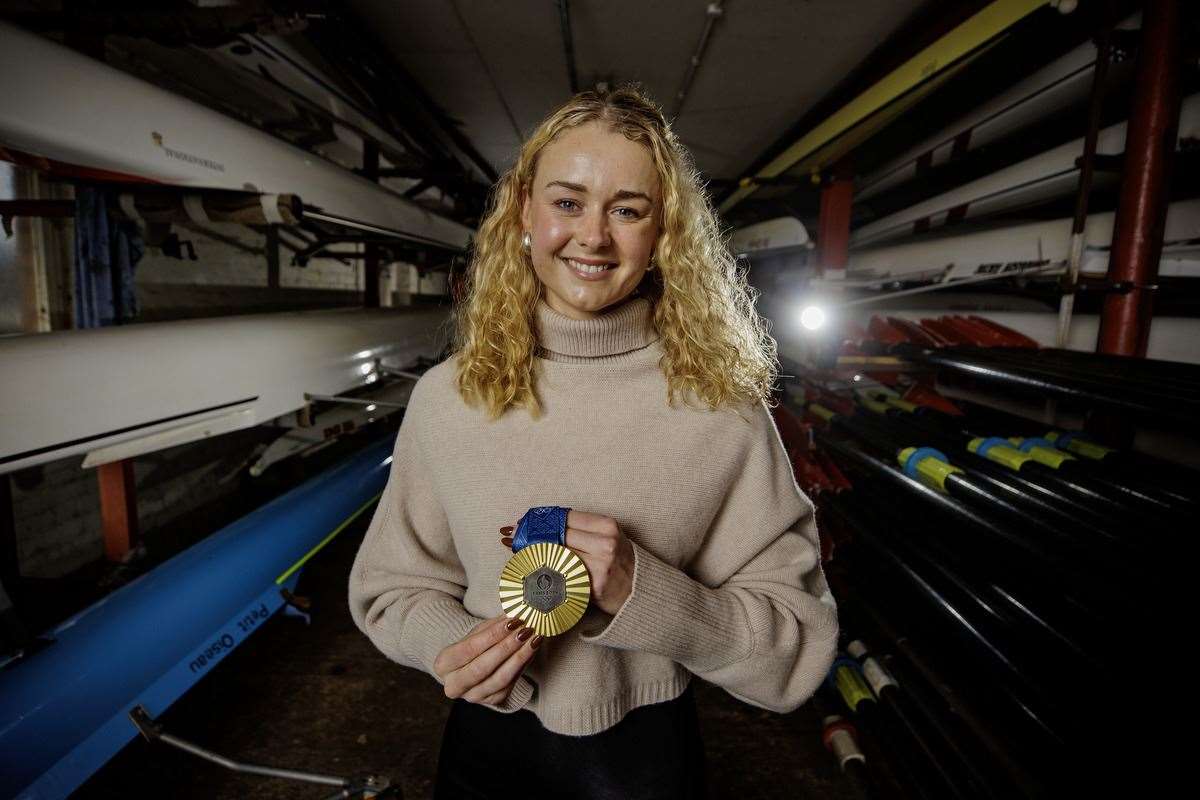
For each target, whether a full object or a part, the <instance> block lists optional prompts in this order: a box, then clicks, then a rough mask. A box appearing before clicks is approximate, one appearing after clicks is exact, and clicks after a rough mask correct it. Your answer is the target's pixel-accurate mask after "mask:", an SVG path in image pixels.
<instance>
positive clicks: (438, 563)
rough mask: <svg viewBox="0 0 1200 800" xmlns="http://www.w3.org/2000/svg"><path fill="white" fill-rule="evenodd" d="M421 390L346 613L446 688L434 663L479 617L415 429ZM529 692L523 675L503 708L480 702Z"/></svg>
mask: <svg viewBox="0 0 1200 800" xmlns="http://www.w3.org/2000/svg"><path fill="white" fill-rule="evenodd" d="M419 388H420V386H419V384H418V386H417V387H414V389H413V392H412V396H411V398H410V401H409V407H408V409H407V410H406V412H405V415H404V419H403V420H402V421H401V423H400V430H399V432H398V433H397V435H396V443H395V446H394V448H393V451H392V464H391V468H390V472H389V474H388V481H387V485H386V486H385V487H384V490H383V494H382V495H381V497H380V499H379V505H378V507H377V508H376V509H375V515H374V517H372V519H371V523H370V525H369V526H368V528H367V533H366V535H365V537H364V538H363V542H362V544H361V545H360V547H359V550H358V554H357V555H356V556H355V559H354V566H353V567H352V568H351V570H350V585H349V599H350V616H351V617H352V618H353V619H354V623H355V624H356V625H357V626H358V627H359V629H360V630H361V631H362V632H363V633H365V634H366V635H367V638H369V639H370V640H371V642H372V643H373V644H374V645H375V646H376V647H377V648H379V650H380V651H381V652H383V654H384V655H385V656H387V657H388V658H389V659H391V660H392V661H394V662H396V663H397V664H402V665H404V666H406V667H412V668H414V669H419V670H421V671H423V672H426V673H428V674H429V675H431V676H433V678H434V680H436V681H437V682H438V683H439V684H440V685H443V686H444V685H445V682H444V681H443V680H442V679H441V678H439V677H438V676H437V674H436V673H435V672H434V671H433V662H434V659H435V658H437V655H438V653H440V652H441V651H442V649H443V648H445V647H447V646H448V645H451V644H453V643H454V642H457V641H459V640H460V639H462V638H463V637H464V636H466V635H467V633H468V632H469V631H470V630H471V629H472V628H473V627H475V626H476V625H478V624H479V623H481V622H483V621H484V618H482V617H477V616H475V615H474V614H471V613H470V612H468V611H467V609H466V608H465V607H464V606H463V604H462V598H463V595H465V594H466V571H465V570H464V569H463V566H462V563H461V562H460V561H459V558H458V554H457V551H456V550H455V548H454V541H453V538H452V537H451V533H450V526H449V524H448V522H447V520H446V514H445V511H444V510H443V509H442V507H441V504H440V503H439V501H438V499H437V496H436V494H435V493H434V490H433V486H432V484H431V483H430V477H429V471H428V469H426V467H425V463H424V452H423V450H422V448H421V443H420V442H419V441H418V440H417V437H416V434H415V432H414V427H415V424H414V423H416V422H417V419H416V418H414V415H416V414H419V413H420V407H419V397H418V395H419V391H418V389H419ZM533 690H534V687H533V683H532V682H531V681H530V680H529V678H527V677H526V676H524V675H522V676H520V677H519V678H518V679H517V682H516V683H515V684H514V685H513V688H512V691H511V692H510V693H509V696H508V698H507V699H506V700H505V701H504V702H503V703H502V704H490V703H485V704H483V705H487V706H488V707H489V708H492V709H494V710H496V711H502V712H505V713H509V712H513V711H517V710H519V709H520V708H522V707H524V706H525V705H526V703H528V702H529V700H530V698H531V697H532V696H533Z"/></svg>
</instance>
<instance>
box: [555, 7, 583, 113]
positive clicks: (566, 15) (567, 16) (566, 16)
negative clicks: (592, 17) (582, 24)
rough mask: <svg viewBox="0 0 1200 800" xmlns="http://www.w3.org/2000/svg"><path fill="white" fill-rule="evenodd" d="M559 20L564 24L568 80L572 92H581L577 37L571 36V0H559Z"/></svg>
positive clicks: (563, 33)
mask: <svg viewBox="0 0 1200 800" xmlns="http://www.w3.org/2000/svg"><path fill="white" fill-rule="evenodd" d="M558 21H559V24H560V25H561V26H562V40H563V55H564V56H565V57H566V59H567V80H568V81H570V83H571V94H578V93H579V73H578V72H577V71H576V70H575V39H574V37H572V36H571V5H570V0H558Z"/></svg>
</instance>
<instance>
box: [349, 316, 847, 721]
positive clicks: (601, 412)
mask: <svg viewBox="0 0 1200 800" xmlns="http://www.w3.org/2000/svg"><path fill="white" fill-rule="evenodd" d="M535 323H536V334H537V336H538V341H539V342H540V344H541V346H542V350H541V351H540V352H541V355H540V356H539V357H538V358H537V365H536V370H535V380H536V381H537V389H538V393H539V397H540V399H541V400H542V401H543V409H544V412H545V413H544V416H543V417H542V418H541V419H539V420H536V421H533V420H531V418H530V416H529V413H528V411H526V410H525V409H516V410H512V409H510V410H509V411H508V412H506V413H505V415H504V416H502V417H501V418H500V419H498V420H496V421H495V422H489V421H488V420H487V418H486V415H485V413H484V412H483V411H482V410H474V409H471V408H469V407H468V406H467V405H466V404H465V403H464V402H463V401H462V398H461V397H460V396H459V394H458V392H457V390H456V389H455V388H454V385H453V377H454V366H455V365H454V360H453V357H451V358H450V359H447V360H446V361H443V362H442V363H440V364H438V365H437V366H435V367H433V368H432V369H430V370H429V371H428V372H426V373H425V374H424V375H423V376H422V377H421V379H420V380H419V381H418V382H417V384H416V386H415V387H414V389H413V392H412V396H411V398H410V400H409V405H408V408H407V410H406V413H405V416H404V419H403V422H402V423H401V425H400V430H399V432H398V434H397V437H396V444H395V450H394V454H393V460H392V464H391V474H390V477H389V479H388V483H387V487H386V488H385V490H384V493H383V496H382V497H381V498H380V501H379V506H378V508H377V509H376V511H375V515H374V518H373V519H372V520H371V524H370V526H369V528H368V529H367V533H366V536H365V538H364V540H363V543H362V546H361V548H360V550H359V552H358V555H357V557H356V559H355V561H354V567H353V569H352V571H351V574H350V586H349V590H350V592H349V596H350V610H351V614H352V616H353V618H354V621H355V623H356V624H357V625H358V626H359V628H361V629H362V631H363V632H364V633H365V634H366V635H367V636H368V637H370V639H371V641H372V642H374V644H375V646H376V647H378V648H379V649H380V650H381V651H382V652H383V653H384V654H385V655H386V656H387V657H388V658H390V659H392V660H393V661H395V662H396V663H398V664H402V665H404V666H408V667H412V668H414V669H419V670H422V671H424V672H426V673H428V674H430V675H432V676H434V678H435V680H438V682H439V683H441V680H440V679H439V678H437V676H436V675H434V672H433V661H434V658H435V657H436V656H437V654H438V653H439V652H440V651H441V650H442V648H444V647H446V646H448V645H450V644H452V643H454V642H456V641H458V640H459V639H461V638H463V636H465V635H466V634H467V632H468V631H469V630H470V629H471V628H472V627H474V626H475V625H477V624H478V623H480V622H482V621H483V620H484V619H486V618H488V617H493V616H496V615H498V614H499V613H500V612H501V609H500V600H499V597H498V594H497V583H498V579H499V576H500V570H501V568H502V567H503V566H504V563H505V562H506V561H507V560H508V558H509V557H510V556H511V555H512V553H511V552H510V551H509V550H508V549H507V548H505V547H504V546H503V545H501V544H500V542H499V534H500V527H501V526H503V525H513V524H515V523H516V522H517V520H518V519H520V517H521V516H522V515H523V514H524V513H525V512H526V511H527V510H528V509H529V508H531V507H532V506H547V505H559V506H566V507H568V508H573V509H579V510H581V511H588V512H592V513H597V514H604V515H606V516H609V517H612V518H613V519H615V520H616V521H617V523H618V525H619V526H620V528H621V531H622V532H623V533H624V534H625V536H627V537H628V538H629V539H630V540H631V541H632V542H633V549H634V554H635V568H634V577H633V590H632V593H631V594H630V596H629V597H628V599H626V601H625V603H624V605H622V606H621V608H620V609H619V610H618V612H617V614H616V615H615V616H609V615H608V614H606V613H604V612H602V611H600V610H599V609H598V608H597V607H596V606H595V605H594V604H593V605H592V606H591V607H590V608H589V609H588V612H587V613H586V614H585V615H584V617H583V619H582V620H580V622H579V623H578V624H577V625H576V626H575V627H574V628H572V629H571V630H570V631H568V632H566V633H565V634H562V635H561V636H557V637H552V638H548V639H546V640H545V641H544V643H543V644H542V646H541V647H540V648H539V649H538V650H537V651H536V652H535V654H534V656H533V658H532V659H531V660H530V662H529V664H528V665H527V666H526V668H525V673H524V674H523V675H522V677H521V678H520V679H519V680H518V682H517V684H516V685H515V686H514V688H513V691H512V692H511V693H510V695H509V697H508V699H507V701H505V703H503V704H502V705H499V706H490V707H491V708H495V709H496V710H498V711H502V712H512V711H516V710H518V709H529V710H530V711H532V712H533V713H534V714H536V715H537V716H538V718H539V719H540V720H541V722H542V724H543V725H545V726H546V727H547V728H548V729H549V730H551V731H555V732H557V733H562V734H569V735H576V736H578V735H587V734H594V733H598V732H600V731H602V730H604V729H606V728H608V727H610V726H612V725H615V724H616V723H617V722H618V721H619V720H620V719H621V718H622V717H623V716H624V715H625V714H626V713H627V712H628V711H629V710H630V709H632V708H636V707H637V706H640V705H645V704H648V703H658V702H662V701H665V700H670V699H673V698H675V697H677V696H678V695H679V694H680V693H681V692H683V690H684V689H685V688H686V687H687V685H688V682H689V681H690V679H691V676H692V675H699V676H701V677H702V678H704V679H706V680H708V681H710V682H712V683H714V684H717V685H719V686H721V687H723V688H724V689H725V690H726V691H728V692H729V693H730V694H731V695H733V696H734V697H737V698H739V699H741V700H744V701H745V702H747V703H750V704H752V705H755V706H759V707H761V708H766V709H770V710H772V711H779V712H787V711H791V710H793V709H795V708H796V707H797V706H799V705H800V704H801V703H803V702H804V701H805V700H807V699H808V698H809V697H810V696H811V695H812V693H813V692H814V691H815V690H816V688H817V686H818V685H819V683H820V681H821V680H822V679H823V678H824V677H825V673H826V671H827V670H828V669H829V666H830V664H831V662H832V660H833V656H834V651H835V648H836V643H837V635H838V623H837V615H836V610H835V605H834V602H833V598H832V596H831V595H830V593H829V589H828V585H827V584H826V582H825V576H824V574H823V573H822V571H821V567H820V563H819V546H818V543H817V531H816V523H815V521H814V516H813V506H812V503H811V502H810V501H809V500H808V498H806V497H805V496H804V495H803V494H802V493H801V492H800V489H799V487H798V486H797V485H796V480H795V477H794V475H793V473H792V467H791V464H790V462H789V460H788V456H787V453H786V451H785V450H784V448H783V444H782V442H781V441H780V438H779V433H778V430H777V429H776V427H775V423H774V420H773V419H772V417H771V415H770V412H769V411H768V409H767V407H766V406H765V405H764V404H763V403H761V402H759V403H752V404H745V405H743V406H742V407H741V408H740V409H738V410H739V411H740V415H739V414H738V413H735V412H734V411H733V410H729V409H722V410H719V411H715V412H714V411H709V410H707V408H706V407H703V406H702V405H701V404H700V402H699V401H698V400H696V399H694V398H693V401H692V404H693V406H700V407H699V408H696V407H693V408H687V407H686V406H684V405H683V404H682V403H680V402H678V401H677V404H676V405H677V407H676V408H671V407H669V406H668V405H667V382H666V378H665V376H664V375H663V373H662V371H661V369H660V368H659V366H658V360H659V358H660V357H661V356H662V352H663V351H662V347H661V343H660V339H659V334H658V332H657V331H656V330H655V328H654V325H653V320H652V316H651V306H650V301H649V300H648V299H647V298H645V297H637V296H634V297H632V298H630V299H627V300H626V301H624V302H623V303H622V304H620V305H619V306H617V307H615V308H612V309H609V310H608V311H607V312H606V313H604V314H603V315H601V316H600V317H597V318H594V319H590V320H574V319H571V318H569V317H566V316H563V315H562V314H559V313H558V312H556V311H554V310H553V309H551V308H550V307H549V306H548V305H546V303H545V301H544V300H542V301H540V302H539V305H538V309H537V314H536V319H535ZM747 420H748V421H747Z"/></svg>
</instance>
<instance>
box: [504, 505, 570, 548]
mask: <svg viewBox="0 0 1200 800" xmlns="http://www.w3.org/2000/svg"><path fill="white" fill-rule="evenodd" d="M570 510H571V509H569V508H563V507H562V506H534V507H533V508H531V509H529V510H528V511H526V512H525V516H523V517H521V520H520V521H519V522H518V523H517V529H516V530H515V531H514V532H513V542H512V550H513V552H514V553H515V552H517V551H518V550H520V549H521V548H522V547H528V546H529V545H531V544H534V543H535V542H547V543H552V544H561V545H563V546H566V544H567V512H568V511H570Z"/></svg>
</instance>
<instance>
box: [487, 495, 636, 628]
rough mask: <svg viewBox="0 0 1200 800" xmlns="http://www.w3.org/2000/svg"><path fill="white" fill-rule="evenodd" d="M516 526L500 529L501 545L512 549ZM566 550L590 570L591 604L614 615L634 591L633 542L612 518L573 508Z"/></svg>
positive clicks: (569, 517) (568, 526) (568, 513)
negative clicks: (572, 551) (567, 548)
mask: <svg viewBox="0 0 1200 800" xmlns="http://www.w3.org/2000/svg"><path fill="white" fill-rule="evenodd" d="M515 530H516V526H515V525H505V526H504V527H503V528H501V529H500V543H501V544H502V545H504V546H505V547H507V548H509V549H511V548H512V537H513V532H514V531H515ZM567 547H569V548H571V549H572V550H574V551H575V552H576V553H577V554H578V555H579V557H580V558H581V559H583V563H584V564H585V565H586V566H587V568H588V573H589V574H590V576H591V581H592V602H593V603H595V604H596V605H597V606H598V607H599V608H600V610H601V611H603V612H605V613H606V614H613V615H615V614H616V613H617V611H619V610H620V608H621V606H622V605H623V604H624V603H625V600H626V599H627V598H628V597H629V594H630V592H632V591H633V564H634V557H633V543H632V542H630V541H629V539H628V538H626V536H625V534H623V533H621V528H620V527H619V526H618V525H617V521H616V520H614V519H613V518H612V517H606V516H604V515H603V514H589V513H588V512H586V511H576V510H575V509H571V510H570V511H568V512H567Z"/></svg>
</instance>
